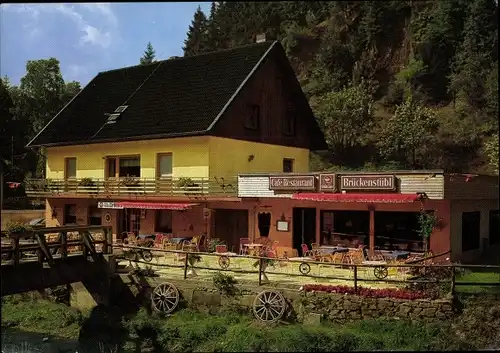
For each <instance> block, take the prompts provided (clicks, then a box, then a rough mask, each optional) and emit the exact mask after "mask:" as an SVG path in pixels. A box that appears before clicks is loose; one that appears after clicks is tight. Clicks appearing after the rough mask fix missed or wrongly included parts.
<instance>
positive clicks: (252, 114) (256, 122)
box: [244, 104, 260, 130]
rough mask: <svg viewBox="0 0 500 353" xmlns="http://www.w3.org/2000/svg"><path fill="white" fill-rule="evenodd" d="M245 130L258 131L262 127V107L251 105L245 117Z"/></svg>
mask: <svg viewBox="0 0 500 353" xmlns="http://www.w3.org/2000/svg"><path fill="white" fill-rule="evenodd" d="M244 125H245V128H247V129H251V130H258V129H259V127H260V106H259V105H257V104H251V105H250V106H249V108H248V112H247V114H246V117H245V124H244Z"/></svg>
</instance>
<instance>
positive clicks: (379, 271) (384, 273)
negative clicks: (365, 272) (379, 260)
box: [373, 266, 389, 279]
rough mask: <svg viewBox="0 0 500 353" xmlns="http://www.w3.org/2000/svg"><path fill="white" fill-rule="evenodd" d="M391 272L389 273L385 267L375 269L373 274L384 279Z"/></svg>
mask: <svg viewBox="0 0 500 353" xmlns="http://www.w3.org/2000/svg"><path fill="white" fill-rule="evenodd" d="M388 273H389V271H387V268H386V267H384V266H378V267H375V268H374V269H373V274H374V275H375V277H377V278H378V279H384V278H386V277H387V275H388Z"/></svg>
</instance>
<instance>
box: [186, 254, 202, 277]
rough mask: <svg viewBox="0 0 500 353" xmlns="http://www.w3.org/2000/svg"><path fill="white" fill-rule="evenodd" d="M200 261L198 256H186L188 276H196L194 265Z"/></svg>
mask: <svg viewBox="0 0 500 353" xmlns="http://www.w3.org/2000/svg"><path fill="white" fill-rule="evenodd" d="M200 261H201V256H200V255H198V254H188V264H189V266H190V268H189V270H188V271H187V275H188V276H198V274H197V273H196V271H195V270H194V265H195V264H196V263H197V262H200Z"/></svg>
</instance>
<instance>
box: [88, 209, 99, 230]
mask: <svg viewBox="0 0 500 353" xmlns="http://www.w3.org/2000/svg"><path fill="white" fill-rule="evenodd" d="M88 224H89V225H91V226H100V225H101V224H102V223H101V210H100V209H99V208H97V206H90V207H89V222H88Z"/></svg>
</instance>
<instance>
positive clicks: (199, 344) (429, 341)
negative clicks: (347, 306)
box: [2, 300, 472, 352]
mask: <svg viewBox="0 0 500 353" xmlns="http://www.w3.org/2000/svg"><path fill="white" fill-rule="evenodd" d="M103 310H104V312H103V311H101V312H100V313H99V314H96V313H95V312H94V313H93V314H89V313H82V312H79V311H77V310H74V309H71V308H68V307H66V306H64V305H61V304H54V303H50V302H47V301H44V300H38V301H36V302H21V301H15V300H7V301H6V300H4V301H3V303H2V326H5V325H6V324H8V323H9V326H14V327H15V328H16V329H19V330H23V331H26V332H39V333H44V334H45V335H50V336H52V337H65V338H67V339H70V338H72V339H80V342H81V343H82V342H83V343H84V344H88V345H89V347H88V348H87V350H85V349H84V348H82V346H81V347H80V348H79V351H82V352H85V351H89V352H91V351H92V352H99V351H101V348H99V347H103V346H105V347H108V348H110V349H112V347H117V346H121V347H123V348H124V351H125V352H134V351H142V352H146V351H149V352H337V351H338V352H341V351H344V352H345V351H374V350H408V351H412V350H452V349H463V348H472V347H469V346H468V345H466V344H464V343H463V341H460V340H459V339H458V338H457V337H456V336H450V334H449V332H448V331H447V326H446V325H444V324H432V325H431V324H423V323H411V322H407V321H403V320H398V321H395V320H392V321H391V320H382V319H373V320H364V321H358V322H355V323H351V324H347V325H330V324H318V325H301V324H281V325H272V326H270V325H264V324H262V323H259V322H257V321H256V320H254V319H253V317H252V316H249V315H241V314H237V313H233V312H222V313H219V314H218V315H209V314H204V313H199V312H194V311H190V310H181V311H178V312H176V313H174V314H173V315H172V316H170V317H164V316H162V315H158V314H154V315H150V314H148V313H147V312H146V310H144V309H141V310H140V311H139V312H138V313H137V314H134V315H132V316H130V317H126V318H123V317H122V318H120V317H118V316H114V315H116V313H114V314H113V313H111V312H106V309H103ZM92 317H93V318H92ZM97 317H100V319H96V318H97ZM83 331H87V332H85V335H84V334H83V333H82V332H83ZM82 337H87V338H86V340H87V341H88V342H87V341H86V340H85V339H84V340H83V341H82ZM97 341H100V342H101V345H98V344H97V343H96V342H97ZM102 342H104V343H102ZM108 351H109V349H108Z"/></svg>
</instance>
